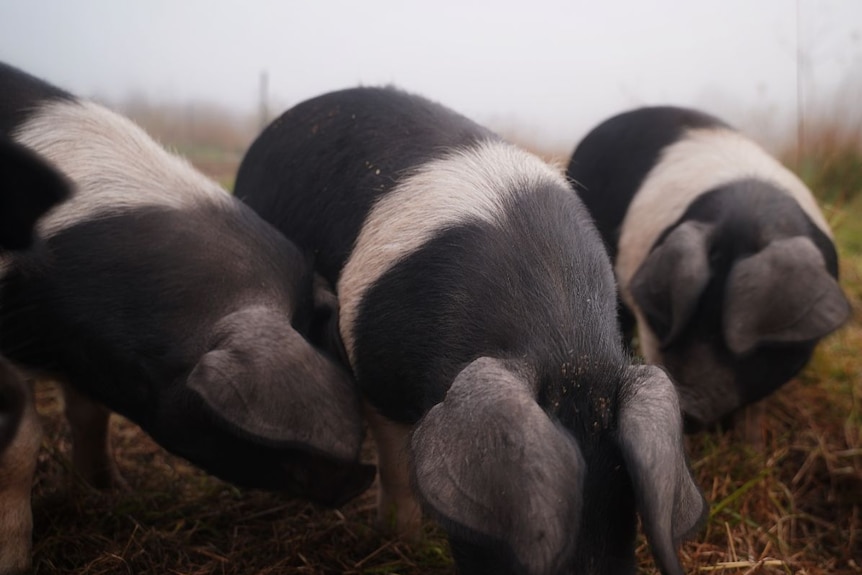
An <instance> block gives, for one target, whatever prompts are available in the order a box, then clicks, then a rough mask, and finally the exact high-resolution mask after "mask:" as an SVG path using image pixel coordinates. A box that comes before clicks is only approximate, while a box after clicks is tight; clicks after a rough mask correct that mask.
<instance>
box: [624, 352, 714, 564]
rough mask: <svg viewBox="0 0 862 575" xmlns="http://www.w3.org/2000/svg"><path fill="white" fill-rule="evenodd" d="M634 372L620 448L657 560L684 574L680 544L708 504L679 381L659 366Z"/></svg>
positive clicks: (698, 524) (700, 517)
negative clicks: (690, 457) (685, 436)
mask: <svg viewBox="0 0 862 575" xmlns="http://www.w3.org/2000/svg"><path fill="white" fill-rule="evenodd" d="M631 373H632V376H633V377H632V379H631V384H630V386H631V387H630V388H629V390H628V393H627V395H626V397H624V398H623V401H622V404H621V406H620V414H619V444H620V449H621V450H622V453H623V458H624V459H625V462H626V467H627V469H628V471H629V475H630V476H631V479H632V484H633V485H634V488H635V497H636V499H637V505H638V511H639V513H640V516H641V523H642V524H643V526H644V531H645V532H646V535H647V538H648V539H649V542H650V547H651V548H652V551H653V555H654V557H655V559H656V562H657V563H658V566H659V568H660V569H661V572H662V573H667V574H680V575H681V574H682V572H683V571H682V567H681V566H680V564H679V559H678V557H677V554H676V547H677V545H678V544H679V542H680V541H681V540H682V539H684V538H686V537H688V536H689V535H691V534H693V532H694V531H695V530H696V529H697V528H698V527H699V526H700V524H701V522H702V521H703V519H704V518H705V516H706V511H707V504H706V501H705V500H704V498H703V495H702V494H701V492H700V489H699V488H698V486H697V484H696V483H695V481H694V478H693V477H692V475H691V471H690V470H689V467H688V463H687V461H686V457H685V452H684V448H683V442H682V416H681V415H680V408H679V400H678V398H677V394H676V390H675V389H674V387H673V383H671V380H670V378H669V377H668V376H667V374H665V373H664V372H663V371H662V370H661V369H659V368H658V367H655V366H636V367H633V368H632V372H631Z"/></svg>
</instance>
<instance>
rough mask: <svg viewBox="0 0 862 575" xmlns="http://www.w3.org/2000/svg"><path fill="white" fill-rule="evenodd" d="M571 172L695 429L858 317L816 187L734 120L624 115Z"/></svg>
mask: <svg viewBox="0 0 862 575" xmlns="http://www.w3.org/2000/svg"><path fill="white" fill-rule="evenodd" d="M567 175H568V177H569V179H570V180H572V181H573V182H574V183H575V187H576V189H577V190H578V192H579V194H580V196H581V198H582V199H583V201H584V203H585V204H586V205H587V208H589V209H590V212H591V213H592V215H593V217H594V218H595V220H596V222H597V225H598V228H599V231H600V233H601V234H602V237H603V239H604V241H605V244H606V246H607V248H608V250H609V251H610V254H611V256H612V258H613V260H614V262H615V268H616V276H617V281H618V284H619V292H620V298H621V300H622V304H623V307H624V310H623V315H624V316H625V319H624V322H627V325H626V326H625V327H626V328H628V329H624V331H629V330H630V329H631V328H633V327H634V323H635V321H636V322H637V328H638V338H639V341H640V345H641V351H642V353H643V355H644V357H645V358H646V360H647V361H648V362H649V363H655V364H659V365H663V366H664V367H665V368H666V369H667V370H668V372H669V373H670V374H671V376H672V377H673V378H674V380H675V383H676V385H677V391H678V393H679V397H680V402H681V404H682V408H683V411H684V412H685V416H686V422H687V424H688V425H689V428H690V429H691V430H695V429H698V428H701V427H703V426H706V425H711V424H713V423H716V422H717V421H719V420H721V419H722V418H723V417H724V416H726V415H728V414H730V413H731V412H733V411H734V410H735V409H737V408H739V407H741V406H744V405H746V404H748V403H751V402H754V401H757V400H758V399H761V398H762V397H764V396H766V395H767V394H769V393H770V392H772V391H774V390H775V389H777V388H778V387H780V386H781V385H782V384H784V383H785V382H787V381H788V380H790V379H791V378H792V377H793V376H794V375H796V374H797V373H798V372H799V371H800V370H801V369H802V367H803V366H804V365H805V364H806V362H807V361H808V359H809V358H810V357H811V354H812V352H813V350H814V347H815V345H816V344H817V342H818V341H819V340H820V339H821V338H822V337H824V336H826V335H827V334H829V333H831V332H833V331H834V330H836V329H837V328H838V327H839V326H840V325H841V324H842V323H844V321H845V320H846V319H847V318H848V316H849V313H850V308H849V304H848V302H847V300H846V298H845V297H844V294H843V293H842V291H841V288H840V287H839V285H838V282H837V277H838V257H837V255H836V252H835V246H834V244H833V242H832V239H831V232H830V230H829V226H828V224H827V223H826V220H825V219H824V218H823V215H822V214H821V212H820V210H819V209H818V207H817V204H816V202H815V200H814V198H813V196H812V195H811V193H810V192H809V190H808V189H807V188H806V187H805V185H804V184H803V183H802V182H801V181H800V180H799V179H798V178H797V177H796V176H795V175H793V174H792V173H791V172H790V171H789V170H787V169H786V168H784V167H783V166H782V165H781V164H780V163H779V162H778V161H777V160H775V159H774V158H773V157H772V156H770V155H769V154H768V153H767V152H766V151H764V150H763V149H762V148H761V147H759V146H758V145H757V144H755V143H754V142H753V141H751V140H750V139H748V138H747V137H745V136H744V135H742V134H741V133H739V132H738V131H736V130H734V129H732V128H730V127H729V126H728V125H726V124H725V123H724V122H722V121H720V120H718V119H716V118H714V117H711V116H709V115H707V114H704V113H701V112H699V111H695V110H690V109H684V108H675V107H652V108H641V109H637V110H634V111H630V112H627V113H623V114H620V115H618V116H615V117H613V118H611V119H609V120H607V121H605V122H604V123H602V124H600V125H599V126H598V127H596V128H595V129H593V130H592V131H591V132H590V133H589V134H587V136H586V137H585V138H584V139H583V141H581V142H580V144H578V146H577V148H576V149H575V151H574V154H573V155H572V158H571V161H570V163H569V167H568V171H567ZM632 314H633V316H634V317H632Z"/></svg>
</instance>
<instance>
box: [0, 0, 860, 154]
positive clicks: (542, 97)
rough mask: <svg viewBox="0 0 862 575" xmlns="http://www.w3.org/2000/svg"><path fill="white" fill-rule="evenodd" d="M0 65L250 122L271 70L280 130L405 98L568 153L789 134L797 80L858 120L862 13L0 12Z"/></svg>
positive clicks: (605, 7) (430, 5)
mask: <svg viewBox="0 0 862 575" xmlns="http://www.w3.org/2000/svg"><path fill="white" fill-rule="evenodd" d="M797 8H798V9H799V14H800V15H801V18H800V20H799V28H798V31H799V38H800V39H801V41H802V47H803V50H802V54H803V56H804V57H803V58H802V60H800V62H799V63H800V64H801V66H800V67H799V68H798V67H797ZM0 59H3V60H5V61H6V62H8V63H10V64H13V65H15V66H18V67H21V68H23V69H25V70H27V71H28V72H30V73H32V74H35V75H37V76H40V77H43V78H45V79H47V80H49V81H51V82H52V83H55V84H57V85H59V86H61V87H63V88H65V89H68V90H70V91H72V92H74V93H77V94H80V95H85V96H98V97H101V98H104V99H108V100H113V101H119V100H122V99H123V98H126V97H128V96H129V95H130V94H136V95H139V96H146V97H149V98H151V99H153V100H157V101H158V100H171V101H189V100H195V101H206V102H212V103H216V104H221V105H224V106H230V107H232V108H235V109H238V110H251V109H254V108H256V106H257V105H258V97H259V89H258V87H259V78H260V74H261V72H262V71H264V70H265V71H267V73H268V75H269V96H270V101H271V102H272V103H273V107H274V108H275V109H274V110H273V111H274V112H279V111H280V110H281V109H283V108H285V107H287V106H290V105H292V104H295V103H297V102H299V101H301V100H303V99H306V98H309V97H312V96H315V95H318V94H320V93H322V92H325V91H329V90H336V89H340V88H345V87H349V86H355V85H358V84H365V85H376V84H385V83H394V84H396V85H398V86H400V87H402V88H404V89H406V90H409V91H413V92H417V93H420V94H423V95H425V96H427V97H430V98H432V99H435V100H437V101H440V102H441V103H443V104H445V105H447V106H449V107H452V108H454V109H456V110H458V111H459V112H461V113H463V114H465V115H467V116H470V117H472V118H473V119H475V120H477V121H480V122H483V123H486V124H488V125H490V126H492V127H494V128H495V129H498V130H500V129H506V130H509V129H511V130H514V131H517V132H520V133H522V134H525V135H527V136H529V137H535V138H536V139H543V140H545V141H547V142H549V143H551V144H563V143H568V142H571V141H574V139H575V138H578V137H580V136H581V135H582V132H583V131H584V130H586V129H588V128H589V127H591V125H593V124H595V123H597V122H598V121H600V120H602V119H604V118H605V117H606V116H608V115H611V114H613V113H616V112H619V111H622V110H624V109H627V108H631V107H634V106H637V105H642V104H659V103H674V104H682V105H695V106H700V107H702V108H704V109H706V110H708V111H712V112H713V113H717V114H719V115H723V116H725V117H726V118H728V119H729V120H731V121H734V122H746V121H749V120H750V118H751V116H752V115H756V116H758V118H759V120H760V121H764V120H766V121H767V123H768V122H771V121H775V122H784V123H787V121H788V120H789V119H791V118H792V117H793V115H794V114H795V111H796V95H797V70H798V69H799V70H801V73H802V77H801V78H802V85H803V87H804V97H805V99H806V101H808V102H813V106H814V107H818V106H819V107H821V108H822V107H824V106H828V105H830V102H831V98H833V94H834V93H835V92H836V91H838V92H845V93H846V92H848V91H851V92H852V91H856V92H860V93H859V94H858V96H859V97H858V98H855V100H856V101H857V102H862V80H860V77H862V1H860V0H799V2H798V3H797V2H796V1H794V0H756V1H752V0H698V1H694V2H688V1H671V0H662V1H648V0H644V1H634V0H633V1H622V0H619V1H607V2H594V1H581V0H567V1H565V0H535V1H520V2H510V1H506V0H498V1H495V2H480V1H477V0H457V1H451V2H450V1H446V0H437V1H434V2H412V1H406V0H401V1H399V0H379V1H378V0H374V1H347V0H343V1H323V0H319V1H306V2H294V1H277V0H272V1H264V0H257V1H249V0H244V1H234V0H147V1H133V0H76V1H66V0H2V2H0ZM848 78H850V80H848ZM852 78H857V80H859V81H853V80H852Z"/></svg>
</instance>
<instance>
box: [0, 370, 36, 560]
mask: <svg viewBox="0 0 862 575" xmlns="http://www.w3.org/2000/svg"><path fill="white" fill-rule="evenodd" d="M0 361H2V360H0ZM5 367H6V366H4V365H0V377H2V378H3V381H0V385H2V386H6V385H8V384H10V383H11V384H14V385H18V386H20V390H22V391H23V392H24V393H25V394H26V399H25V403H24V405H23V413H21V419H20V420H19V421H18V424H17V429H16V430H15V431H14V432H13V434H12V435H11V439H10V440H9V443H8V444H7V445H6V446H5V448H4V449H2V452H0V573H2V574H3V575H11V574H13V573H22V572H24V571H26V570H27V569H28V568H29V567H30V545H31V542H32V536H33V515H32V513H31V509H30V491H31V489H32V487H33V476H34V474H35V472H36V460H37V456H38V454H39V446H40V444H41V442H42V427H41V425H40V423H39V416H38V415H37V413H36V408H35V406H34V404H33V393H32V390H31V389H30V388H29V386H27V385H25V384H24V382H23V381H20V380H17V379H16V381H12V382H9V381H6V380H7V378H8V377H15V378H17V376H16V375H15V374H13V373H12V372H8V371H6V369H5Z"/></svg>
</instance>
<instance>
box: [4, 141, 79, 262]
mask: <svg viewBox="0 0 862 575" xmlns="http://www.w3.org/2000/svg"><path fill="white" fill-rule="evenodd" d="M0 189H2V190H3V193H0V247H2V248H6V249H22V248H26V247H28V246H29V245H30V243H31V242H32V238H33V226H34V225H35V224H36V220H37V219H38V218H39V217H40V216H42V215H43V214H44V213H45V212H47V211H48V210H49V209H50V208H51V207H53V206H54V205H55V204H57V203H58V202H60V201H62V200H64V199H65V198H66V197H68V195H69V190H70V189H71V186H70V185H69V183H68V182H67V181H66V179H65V178H64V177H63V176H62V175H61V174H60V173H59V172H58V171H57V170H55V169H54V168H53V167H51V166H50V165H48V163H47V162H45V161H44V160H42V159H41V158H40V157H38V156H37V155H36V154H35V153H33V152H31V151H30V150H28V149H27V148H24V147H23V146H19V145H18V144H16V143H14V142H11V141H9V140H7V139H4V138H0Z"/></svg>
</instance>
